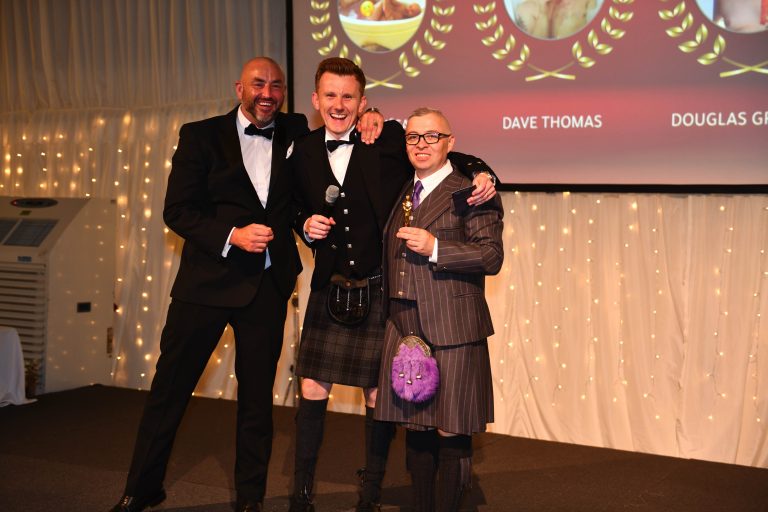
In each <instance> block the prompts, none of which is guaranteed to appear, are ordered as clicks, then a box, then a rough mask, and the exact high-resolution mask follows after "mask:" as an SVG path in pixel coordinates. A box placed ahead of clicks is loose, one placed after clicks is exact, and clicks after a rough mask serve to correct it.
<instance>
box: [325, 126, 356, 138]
mask: <svg viewBox="0 0 768 512" xmlns="http://www.w3.org/2000/svg"><path fill="white" fill-rule="evenodd" d="M354 129H355V127H354V126H352V128H350V129H349V130H347V131H346V132H344V135H342V136H341V137H339V138H338V139H337V138H336V137H334V136H333V134H332V133H331V132H329V131H328V130H327V129H326V130H325V140H350V139H349V136H350V134H351V133H352V131H353V130H354Z"/></svg>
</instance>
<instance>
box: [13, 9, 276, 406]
mask: <svg viewBox="0 0 768 512" xmlns="http://www.w3.org/2000/svg"><path fill="white" fill-rule="evenodd" d="M285 16H286V14H285V4H284V2H274V1H270V0H225V1H209V0H130V1H127V0H99V1H87V0H68V1H61V0H2V1H0V45H1V46H0V142H1V143H2V162H1V164H2V167H0V195H5V196H50V197H102V198H112V199H114V200H115V201H116V202H117V210H118V215H119V219H118V224H117V225H118V228H117V229H118V233H117V240H118V247H117V248H116V257H117V282H116V287H115V304H116V308H117V309H116V315H115V342H116V343H115V352H114V365H113V366H114V374H113V382H114V384H116V385H119V386H126V387H134V388H141V389H147V388H149V385H150V383H151V380H152V376H153V375H154V366H155V363H156V361H157V357H158V354H159V339H160V332H161V330H162V327H163V323H164V320H165V314H166V311H167V308H168V304H169V302H170V299H169V293H170V288H171V285H172V283H173V278H174V277H175V274H176V270H177V268H178V260H179V255H180V253H181V246H182V241H181V240H180V239H179V238H178V237H177V236H175V235H174V234H173V233H171V232H169V231H168V229H167V228H166V227H165V226H164V224H163V220H162V209H163V199H164V195H165V187H166V181H167V177H168V173H169V171H170V161H171V157H172V155H173V152H174V149H175V145H176V143H177V141H178V132H179V128H180V127H181V125H182V124H184V123H186V122H189V121H194V120H198V119H203V118H206V117H210V116H213V115H217V114H221V113H224V112H227V111H228V110H230V109H231V108H233V107H234V106H235V105H236V104H237V98H236V95H235V92H234V82H235V80H237V79H238V78H239V76H240V70H241V67H242V64H243V63H244V62H245V61H246V60H248V59H249V58H251V57H253V56H256V55H269V56H271V57H272V58H274V59H275V60H277V61H278V62H280V63H282V64H283V66H285V62H286V43H285ZM51 307H55V305H51ZM224 338H225V339H224V340H223V341H222V343H221V344H220V346H219V347H218V348H217V351H216V354H215V355H214V357H213V359H212V361H213V363H212V366H211V368H209V371H207V372H206V376H205V378H204V379H203V380H202V381H201V385H200V392H201V393H202V394H206V395H212V396H227V397H234V392H235V386H236V384H235V382H234V379H233V378H231V377H230V375H231V373H232V370H231V367H232V364H233V355H234V354H233V348H232V347H233V345H232V343H231V338H232V336H231V332H227V333H226V334H225V336H224ZM103 349H104V343H103V342H100V343H99V346H98V350H103ZM217 363H218V364H217ZM214 365H216V366H219V365H220V366H219V367H220V368H222V370H221V371H210V370H211V369H213V368H214Z"/></svg>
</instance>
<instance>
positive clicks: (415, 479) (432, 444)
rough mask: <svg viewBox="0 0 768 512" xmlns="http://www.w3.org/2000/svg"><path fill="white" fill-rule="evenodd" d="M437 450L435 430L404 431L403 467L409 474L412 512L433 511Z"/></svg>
mask: <svg viewBox="0 0 768 512" xmlns="http://www.w3.org/2000/svg"><path fill="white" fill-rule="evenodd" d="M437 450H438V445H437V432H436V431H435V430H426V431H423V432H420V431H417V430H407V431H406V433H405V465H406V467H407V468H408V471H409V472H410V473H411V487H412V489H413V510H414V512H434V511H435V473H436V471H437Z"/></svg>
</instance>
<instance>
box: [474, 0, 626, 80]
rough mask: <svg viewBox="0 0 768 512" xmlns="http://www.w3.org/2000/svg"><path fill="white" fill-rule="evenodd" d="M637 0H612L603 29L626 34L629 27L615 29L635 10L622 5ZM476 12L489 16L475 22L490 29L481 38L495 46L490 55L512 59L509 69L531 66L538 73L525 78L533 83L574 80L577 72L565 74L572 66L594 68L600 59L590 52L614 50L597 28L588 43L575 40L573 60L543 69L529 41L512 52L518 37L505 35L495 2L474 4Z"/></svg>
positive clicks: (616, 35) (619, 35)
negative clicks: (626, 8)
mask: <svg viewBox="0 0 768 512" xmlns="http://www.w3.org/2000/svg"><path fill="white" fill-rule="evenodd" d="M634 1H635V0H611V2H612V3H613V5H611V6H610V8H609V9H608V14H607V16H604V17H603V18H602V19H601V20H600V23H599V25H600V31H601V32H602V33H603V34H604V35H606V36H608V38H610V39H613V40H618V39H621V38H622V37H624V35H625V34H626V30H623V29H621V28H616V27H614V26H613V24H614V23H624V24H626V23H628V22H629V21H630V20H631V19H632V17H633V15H634V14H633V13H632V11H629V10H622V9H621V7H626V6H628V5H629V4H632V3H634ZM473 8H474V11H475V14H477V15H478V16H483V17H486V16H487V19H484V21H478V22H475V27H476V28H477V30H479V31H480V32H489V34H488V35H487V36H484V37H483V38H482V39H481V41H482V43H483V44H484V45H485V46H487V47H489V48H494V47H496V49H494V50H493V52H492V53H491V55H493V58H494V59H496V60H499V61H507V60H508V59H509V61H508V62H507V63H506V67H507V69H509V70H510V71H520V70H522V69H524V68H528V69H532V70H533V71H536V73H537V74H534V75H530V76H527V77H525V81H526V82H533V81H536V80H541V79H544V78H550V77H551V78H560V79H562V80H575V79H576V75H575V74H568V73H564V71H565V70H567V69H568V68H571V67H572V66H573V65H578V66H581V67H582V68H585V69H587V68H591V67H592V66H594V65H595V63H596V62H597V60H596V58H593V57H590V56H589V52H588V51H586V50H588V49H591V51H593V52H594V53H595V54H597V55H608V54H609V53H611V52H612V51H613V46H611V45H610V44H608V43H606V42H601V41H600V38H599V37H598V32H597V31H596V30H594V29H592V30H590V31H589V32H588V33H587V38H586V44H584V43H582V42H581V41H580V40H579V41H576V42H575V43H573V46H571V55H572V56H573V59H572V60H570V61H569V62H567V63H565V64H563V65H562V66H560V67H558V68H556V69H551V70H548V69H544V68H541V67H539V66H535V65H534V64H533V63H532V62H530V61H531V48H530V47H529V46H528V45H527V44H523V45H521V47H520V51H519V53H515V54H514V55H513V51H514V50H515V47H516V46H517V39H515V36H514V34H512V33H511V32H510V34H509V36H508V37H506V38H505V34H506V32H507V29H506V28H505V26H504V24H503V23H501V22H500V21H499V17H498V16H497V15H496V13H495V11H496V2H490V3H488V4H485V5H482V4H474V5H473Z"/></svg>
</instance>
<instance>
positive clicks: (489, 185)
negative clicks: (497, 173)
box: [467, 172, 496, 206]
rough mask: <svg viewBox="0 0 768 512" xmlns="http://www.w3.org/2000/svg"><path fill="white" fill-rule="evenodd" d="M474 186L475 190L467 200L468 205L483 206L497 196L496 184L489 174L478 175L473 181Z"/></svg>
mask: <svg viewBox="0 0 768 512" xmlns="http://www.w3.org/2000/svg"><path fill="white" fill-rule="evenodd" d="M472 184H473V185H474V186H475V190H474V191H473V192H472V195H471V196H469V198H468V199H467V204H468V205H470V206H477V205H479V204H483V203H485V202H487V201H490V200H491V199H493V197H494V196H495V195H496V184H495V183H494V180H493V179H492V178H491V175H490V174H489V173H487V172H479V173H477V174H476V175H475V178H474V179H473V180H472Z"/></svg>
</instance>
